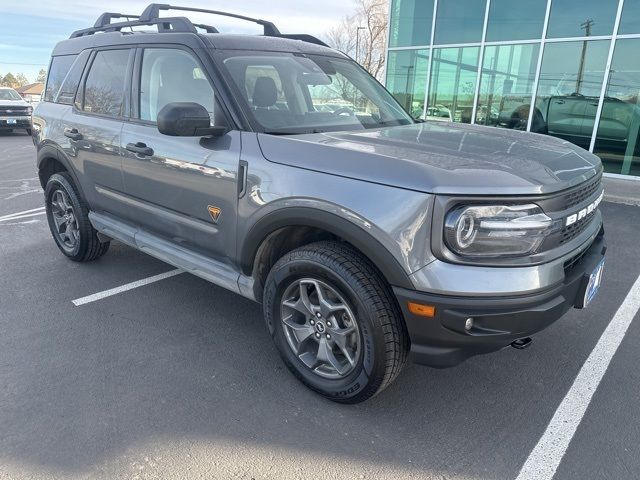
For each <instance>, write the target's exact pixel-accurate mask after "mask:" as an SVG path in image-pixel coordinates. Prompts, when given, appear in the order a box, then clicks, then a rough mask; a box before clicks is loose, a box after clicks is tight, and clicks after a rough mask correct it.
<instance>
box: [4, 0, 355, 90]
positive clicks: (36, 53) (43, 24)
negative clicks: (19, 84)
mask: <svg viewBox="0 0 640 480" xmlns="http://www.w3.org/2000/svg"><path fill="white" fill-rule="evenodd" d="M35 3H36V2H23V5H21V4H20V3H19V2H15V1H14V2H8V1H2V2H0V74H1V75H4V74H6V73H7V72H9V71H10V72H12V73H14V74H16V73H19V72H22V73H24V74H25V75H27V77H28V78H29V80H31V81H34V80H35V77H36V75H37V73H38V71H39V70H40V69H41V68H46V67H47V65H48V63H49V56H50V54H51V50H52V49H53V47H54V45H55V44H56V43H57V42H59V41H60V40H63V39H65V38H68V37H69V34H70V33H71V32H73V31H74V30H78V29H81V28H87V27H89V26H92V25H93V23H94V22H95V20H96V18H97V17H98V16H99V15H100V13H102V12H105V11H109V12H121V13H131V14H139V13H140V12H142V10H143V9H144V7H145V6H146V5H147V4H148V3H150V2H149V1H139V0H128V1H127V0H112V1H98V2H95V3H94V2H92V3H91V4H90V5H89V2H87V1H86V0H47V1H46V2H37V3H39V5H38V6H34V4H35ZM164 3H166V2H164ZM171 3H173V4H177V5H183V6H190V7H201V8H210V9H214V10H215V9H218V10H229V11H232V12H235V13H240V14H246V15H250V16H253V17H258V18H265V19H269V20H271V21H273V22H274V23H275V24H276V25H278V27H279V28H280V29H281V30H282V31H283V32H289V33H311V34H314V35H320V36H321V35H322V34H323V33H324V32H325V31H327V30H328V29H329V28H331V27H332V26H333V25H335V24H336V23H338V22H339V21H340V19H341V18H342V17H343V16H344V15H347V14H350V13H351V11H352V9H353V4H352V2H351V1H350V0H322V2H320V1H318V0H271V1H269V2H265V1H260V0H242V1H239V2H224V1H222V0H209V1H202V0H198V1H191V0H173V1H172V2H171ZM229 3H232V5H233V6H231V7H229V6H228V5H229ZM175 14H176V15H180V13H178V12H175ZM196 20H198V21H202V22H205V23H209V24H214V25H219V26H220V30H221V31H222V30H223V28H224V29H225V30H226V31H233V32H243V33H244V32H246V33H252V32H253V31H254V30H253V29H252V28H251V27H247V26H245V25H243V24H238V23H235V22H227V21H223V20H221V19H220V17H197V18H196ZM246 28H249V29H248V30H246Z"/></svg>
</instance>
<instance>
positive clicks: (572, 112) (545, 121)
mask: <svg viewBox="0 0 640 480" xmlns="http://www.w3.org/2000/svg"><path fill="white" fill-rule="evenodd" d="M610 44H611V42H609V41H608V40H593V41H590V42H581V41H577V42H561V43H548V44H547V45H546V46H545V49H544V56H543V60H542V66H541V70H540V82H539V84H538V97H537V99H536V110H535V115H536V118H539V119H540V121H534V122H533V123H532V126H531V130H532V131H535V132H539V133H548V134H549V135H553V136H556V137H560V138H563V139H565V140H569V141H571V142H573V143H575V144H577V145H579V146H581V147H582V148H586V149H588V148H589V145H590V143H591V135H592V133H593V127H594V124H595V117H596V111H597V108H598V101H599V99H600V92H601V90H602V81H603V79H604V69H605V65H606V63H607V57H608V54H609V46H610Z"/></svg>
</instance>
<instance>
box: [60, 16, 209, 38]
mask: <svg viewBox="0 0 640 480" xmlns="http://www.w3.org/2000/svg"><path fill="white" fill-rule="evenodd" d="M96 23H98V22H96ZM149 25H157V27H158V32H159V33H169V32H187V33H198V30H196V27H195V25H194V24H193V23H191V22H190V21H189V19H187V18H182V17H176V18H159V19H155V20H151V21H148V22H145V21H142V20H136V21H133V22H120V23H109V24H107V25H102V26H100V27H92V28H85V29H83V30H77V31H75V32H73V33H72V34H71V37H69V38H78V37H86V36H87V35H93V34H94V33H98V32H120V31H122V29H123V28H130V27H143V26H149ZM210 28H213V27H210ZM213 33H215V32H213Z"/></svg>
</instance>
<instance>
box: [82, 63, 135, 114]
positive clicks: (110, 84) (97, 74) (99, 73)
mask: <svg viewBox="0 0 640 480" xmlns="http://www.w3.org/2000/svg"><path fill="white" fill-rule="evenodd" d="M128 63H129V50H103V51H99V52H98V53H96V56H95V57H94V59H93V63H92V64H91V69H90V70H89V74H88V75H87V80H86V82H85V85H84V102H83V106H82V109H83V110H84V111H85V112H90V113H99V114H101V115H111V116H114V117H117V116H121V115H122V114H123V111H122V107H123V104H124V92H125V78H126V72H127V64H128Z"/></svg>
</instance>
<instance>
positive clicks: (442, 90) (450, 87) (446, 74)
mask: <svg viewBox="0 0 640 480" xmlns="http://www.w3.org/2000/svg"><path fill="white" fill-rule="evenodd" d="M479 50H480V49H479V48H478V47H463V48H439V49H436V50H434V51H433V64H432V66H431V85H432V88H431V89H430V92H429V93H430V96H429V108H428V109H427V118H431V119H435V120H440V119H445V120H452V121H454V122H462V123H471V117H472V112H473V99H474V93H475V88H476V78H477V76H478V53H479Z"/></svg>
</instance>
